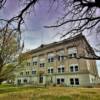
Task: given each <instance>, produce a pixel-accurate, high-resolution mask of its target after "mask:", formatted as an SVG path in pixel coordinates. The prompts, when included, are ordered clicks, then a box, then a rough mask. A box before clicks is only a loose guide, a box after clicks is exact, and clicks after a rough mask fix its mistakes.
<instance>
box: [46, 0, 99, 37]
mask: <svg viewBox="0 0 100 100" xmlns="http://www.w3.org/2000/svg"><path fill="white" fill-rule="evenodd" d="M55 1H56V2H58V1H59V0H55ZM61 1H62V3H63V7H64V10H65V13H64V15H62V17H61V18H60V19H59V20H58V21H57V24H56V25H52V26H45V27H46V28H51V27H56V28H57V27H61V26H64V25H70V28H69V30H66V33H65V34H64V35H63V36H62V37H64V36H66V35H67V34H76V33H82V32H83V31H85V30H92V28H94V27H95V26H97V25H99V23H100V12H98V11H100V0H61Z"/></svg>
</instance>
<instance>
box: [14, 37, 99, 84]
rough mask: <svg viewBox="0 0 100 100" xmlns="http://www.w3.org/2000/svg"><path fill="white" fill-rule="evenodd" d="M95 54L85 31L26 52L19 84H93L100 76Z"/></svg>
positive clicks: (17, 72)
mask: <svg viewBox="0 0 100 100" xmlns="http://www.w3.org/2000/svg"><path fill="white" fill-rule="evenodd" d="M92 54H94V51H93V49H92V48H91V46H90V45H89V44H88V42H87V40H86V39H85V37H84V36H83V35H77V36H74V37H71V38H68V39H65V40H62V41H60V42H54V43H51V44H47V45H41V46H40V47H38V48H36V49H34V50H31V51H29V52H26V53H24V54H23V58H24V60H23V64H22V65H21V66H19V68H18V71H16V78H15V84H37V85H45V84H46V85H50V84H55V85H65V86H91V85H93V84H95V81H96V79H97V78H98V72H97V67H96V61H95V60H89V59H85V58H84V57H90V56H92Z"/></svg>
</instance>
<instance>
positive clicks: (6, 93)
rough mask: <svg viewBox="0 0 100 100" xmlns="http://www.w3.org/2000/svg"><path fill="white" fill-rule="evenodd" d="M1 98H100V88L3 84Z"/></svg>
mask: <svg viewBox="0 0 100 100" xmlns="http://www.w3.org/2000/svg"><path fill="white" fill-rule="evenodd" d="M0 100H100V89H99V88H71V87H70V88H68V87H46V88H45V87H42V88H34V87H14V86H11V85H1V86H0Z"/></svg>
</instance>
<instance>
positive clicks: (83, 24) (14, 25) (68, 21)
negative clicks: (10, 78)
mask: <svg viewBox="0 0 100 100" xmlns="http://www.w3.org/2000/svg"><path fill="white" fill-rule="evenodd" d="M19 1H20V3H23V4H24V6H22V7H21V8H20V12H19V13H17V14H16V16H14V17H12V18H10V19H0V32H1V33H2V32H4V33H6V32H7V30H8V29H11V30H12V31H13V32H16V33H17V34H18V41H19V42H20V39H21V38H20V37H21V25H22V24H23V23H24V18H25V16H26V14H27V13H28V12H30V9H31V8H32V7H34V6H35V4H36V3H38V2H39V1H40V0H19ZM51 1H52V2H53V3H56V2H57V3H58V5H59V6H62V7H63V11H64V14H62V17H61V18H60V19H59V20H58V21H57V24H56V25H53V26H45V27H46V28H51V27H56V28H57V27H61V26H64V25H70V28H69V29H68V30H66V33H65V34H64V35H63V36H62V37H64V36H66V35H67V34H76V33H82V32H83V31H84V30H92V28H94V27H95V26H98V25H99V23H100V13H97V12H98V10H100V0H50V2H51ZM6 2H7V0H0V10H1V9H3V7H4V5H5V4H6ZM50 2H49V3H50ZM0 56H1V54H0ZM1 58H2V57H0V59H1ZM1 61H2V59H1ZM0 66H1V65H0Z"/></svg>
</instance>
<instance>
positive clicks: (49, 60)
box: [27, 53, 76, 66]
mask: <svg viewBox="0 0 100 100" xmlns="http://www.w3.org/2000/svg"><path fill="white" fill-rule="evenodd" d="M68 57H70V58H74V57H76V53H73V54H69V55H68ZM58 61H64V56H58ZM50 62H54V57H51V58H48V63H50ZM37 64H38V62H37V61H34V62H33V66H34V65H37ZM30 65H31V63H30V62H27V66H30Z"/></svg>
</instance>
